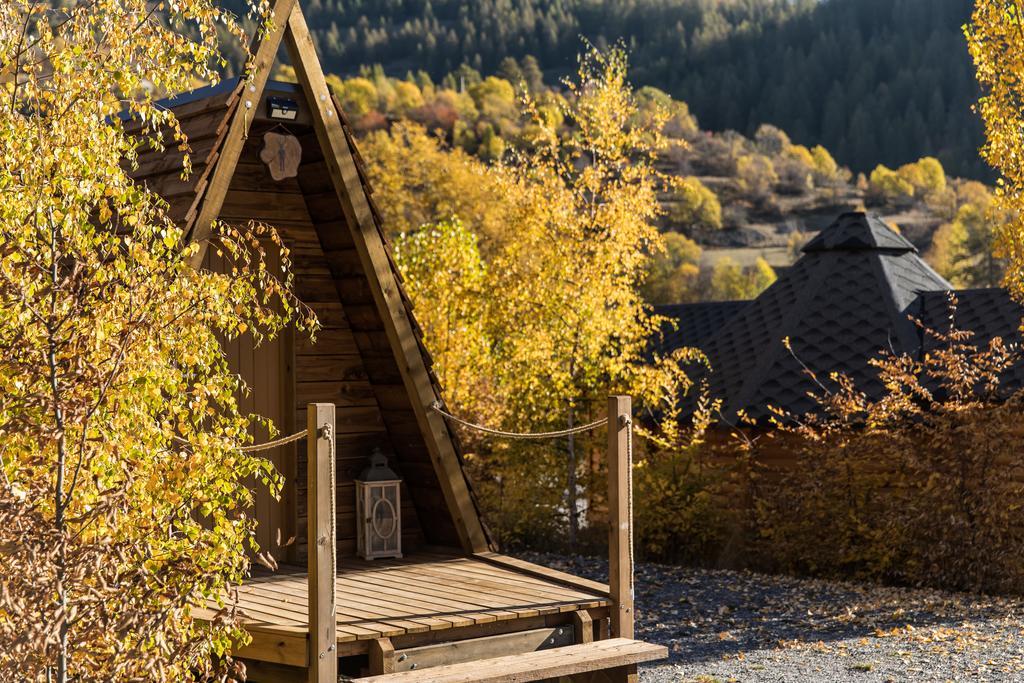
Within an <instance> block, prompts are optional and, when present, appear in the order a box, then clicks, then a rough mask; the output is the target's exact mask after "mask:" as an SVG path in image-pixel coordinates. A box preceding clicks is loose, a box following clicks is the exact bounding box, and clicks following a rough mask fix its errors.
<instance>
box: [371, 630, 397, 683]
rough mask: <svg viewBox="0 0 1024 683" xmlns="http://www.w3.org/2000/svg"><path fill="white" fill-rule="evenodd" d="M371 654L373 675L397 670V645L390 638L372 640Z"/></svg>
mask: <svg viewBox="0 0 1024 683" xmlns="http://www.w3.org/2000/svg"><path fill="white" fill-rule="evenodd" d="M369 655H370V675H371V676H379V675H380V674H390V673H394V672H395V646H394V645H392V644H391V639H390V638H377V639H376V640H371V641H370V650H369Z"/></svg>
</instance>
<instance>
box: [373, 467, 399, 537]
mask: <svg viewBox="0 0 1024 683" xmlns="http://www.w3.org/2000/svg"><path fill="white" fill-rule="evenodd" d="M369 488H370V500H369V505H368V510H367V512H368V515H367V517H368V518H369V529H368V530H367V531H368V535H369V541H370V543H369V546H370V547H369V550H370V553H371V554H373V555H378V554H381V553H389V552H395V551H397V550H398V538H399V536H400V530H399V528H398V519H399V517H398V484H397V482H396V483H388V484H378V485H371V486H370V487H369Z"/></svg>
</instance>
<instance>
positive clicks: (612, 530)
mask: <svg viewBox="0 0 1024 683" xmlns="http://www.w3.org/2000/svg"><path fill="white" fill-rule="evenodd" d="M632 419H633V406H632V400H631V399H630V397H629V396H609V397H608V591H609V597H610V598H611V601H612V606H611V636H612V638H632V637H633V635H634V633H633V555H632V536H633V519H632V516H631V514H630V513H631V510H630V505H629V501H630V496H631V495H632V492H631V491H630V490H629V483H630V481H631V477H630V476H629V468H630V462H629V453H630V443H629V439H630V438H631V435H632V429H631V421H632Z"/></svg>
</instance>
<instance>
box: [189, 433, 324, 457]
mask: <svg viewBox="0 0 1024 683" xmlns="http://www.w3.org/2000/svg"><path fill="white" fill-rule="evenodd" d="M308 434H309V430H308V429H303V430H302V431H301V432H295V433H294V434H289V435H288V436H282V437H281V438H279V439H274V440H273V441H267V442H266V443H254V444H252V445H251V446H239V447H238V450H240V451H241V452H242V453H258V452H260V451H267V450H270V449H271V448H277V447H278V446H287V445H288V444H290V443H294V442H296V441H298V440H299V439H305V438H306V436H307V435H308ZM174 440H175V441H177V442H178V443H180V444H181V445H183V446H191V445H192V442H191V441H188V440H187V439H182V438H181V437H180V436H176V437H174Z"/></svg>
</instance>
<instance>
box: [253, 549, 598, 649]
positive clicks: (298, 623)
mask: <svg viewBox="0 0 1024 683" xmlns="http://www.w3.org/2000/svg"><path fill="white" fill-rule="evenodd" d="M569 581H572V582H574V583H576V584H577V586H572V585H569V584H568V582H569ZM335 583H336V586H337V594H338V625H337V643H338V654H339V655H340V656H346V655H348V654H359V653H364V652H366V651H367V649H368V647H369V643H370V642H371V641H374V640H376V639H379V638H392V639H396V638H397V639H401V638H402V637H403V636H410V635H412V634H426V633H428V632H436V631H450V630H451V629H462V628H465V627H474V626H481V625H486V624H492V625H495V626H500V625H498V624H496V622H509V621H513V620H523V627H524V628H527V627H529V626H527V624H528V623H530V622H535V621H536V620H535V619H531V618H535V617H543V616H545V615H556V614H560V613H564V612H573V611H577V610H592V609H595V608H607V607H608V605H609V600H608V597H607V593H606V592H604V591H601V590H599V589H600V588H601V586H600V584H596V583H592V582H586V581H584V580H583V579H578V578H575V577H569V576H568V575H560V574H559V573H558V572H554V571H551V570H547V569H545V568H543V567H539V566H536V565H531V564H529V563H525V562H521V561H517V560H512V559H511V558H505V557H503V556H500V555H489V556H487V557H481V556H464V555H457V554H454V553H452V554H448V553H444V552H431V553H416V554H412V555H409V556H406V557H404V558H402V559H397V560H375V561H373V562H366V561H363V560H358V559H348V558H347V559H343V560H339V563H338V574H337V579H336V582H335ZM307 590H308V588H307V577H306V571H305V569H302V568H298V567H290V566H285V565H282V566H281V567H280V568H279V569H278V571H276V572H270V571H267V570H262V569H261V570H258V571H256V572H255V575H254V576H253V577H252V578H251V579H250V580H249V581H247V582H246V583H245V584H244V585H243V586H242V587H240V588H239V589H238V605H239V608H240V609H241V611H242V613H243V615H244V617H245V625H246V629H247V630H248V631H249V633H250V634H251V635H252V636H253V642H252V643H251V644H250V645H248V646H246V647H244V648H241V649H240V650H239V651H238V652H236V654H237V655H238V656H241V657H244V658H248V659H253V660H258V661H264V662H274V663H279V664H287V665H291V666H306V665H307V658H308V654H307V644H306V638H307V635H308V625H307V624H308V622H307V616H306V614H307V613H306V610H307ZM602 593H604V594H603V595H602ZM508 626H510V627H511V628H512V630H514V629H515V627H514V626H513V625H512V624H508ZM472 630H473V629H467V631H472ZM502 630H504V629H502ZM438 635H441V634H438ZM444 635H445V636H446V637H449V638H452V639H456V638H458V637H459V635H458V634H457V633H454V632H452V633H446V634H444Z"/></svg>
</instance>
